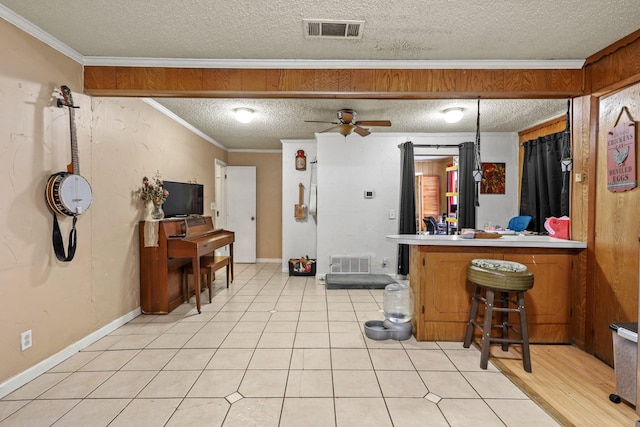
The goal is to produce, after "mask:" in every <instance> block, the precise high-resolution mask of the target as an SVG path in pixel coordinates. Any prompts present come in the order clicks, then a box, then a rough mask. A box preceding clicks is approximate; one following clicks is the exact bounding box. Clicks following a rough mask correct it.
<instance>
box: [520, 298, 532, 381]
mask: <svg viewBox="0 0 640 427" xmlns="http://www.w3.org/2000/svg"><path fill="white" fill-rule="evenodd" d="M518 308H519V309H520V335H521V336H522V363H523V364H524V370H525V371H527V372H531V355H530V354H529V327H528V326H527V313H526V312H525V308H524V292H518Z"/></svg>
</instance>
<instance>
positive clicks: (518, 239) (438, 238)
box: [387, 234, 587, 249]
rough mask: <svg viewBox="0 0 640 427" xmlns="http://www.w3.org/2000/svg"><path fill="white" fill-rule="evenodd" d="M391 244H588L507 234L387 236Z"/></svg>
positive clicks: (582, 246) (574, 246)
mask: <svg viewBox="0 0 640 427" xmlns="http://www.w3.org/2000/svg"><path fill="white" fill-rule="evenodd" d="M387 240H388V241H390V242H395V243H400V244H405V245H418V246H466V247H474V246H475V247H496V248H556V249H585V248H586V247H587V243H586V242H579V241H576V240H564V239H556V238H554V237H549V236H530V235H522V234H505V235H502V236H501V237H499V238H493V239H482V238H480V239H468V238H464V237H462V236H460V235H447V234H442V235H441V234H436V235H431V234H395V235H390V236H387Z"/></svg>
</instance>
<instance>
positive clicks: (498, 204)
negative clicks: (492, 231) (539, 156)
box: [476, 133, 520, 228]
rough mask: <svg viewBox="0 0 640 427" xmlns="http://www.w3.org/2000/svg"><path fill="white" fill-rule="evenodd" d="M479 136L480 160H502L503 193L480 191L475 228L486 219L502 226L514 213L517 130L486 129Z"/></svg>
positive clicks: (491, 161) (486, 221)
mask: <svg viewBox="0 0 640 427" xmlns="http://www.w3.org/2000/svg"><path fill="white" fill-rule="evenodd" d="M480 138H481V139H480V154H481V159H480V160H481V161H482V162H483V163H486V162H490V163H505V194H480V198H479V202H480V207H479V208H478V210H477V215H476V228H483V227H484V226H485V224H487V223H489V222H491V224H492V225H493V226H498V225H499V226H501V227H504V228H506V227H507V224H508V223H509V220H510V219H511V218H513V217H514V216H517V215H518V203H519V201H518V188H520V182H518V134H517V133H487V134H481V135H480Z"/></svg>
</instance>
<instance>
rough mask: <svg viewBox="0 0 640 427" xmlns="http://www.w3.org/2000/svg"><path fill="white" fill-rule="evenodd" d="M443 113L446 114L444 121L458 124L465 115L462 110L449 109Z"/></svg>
mask: <svg viewBox="0 0 640 427" xmlns="http://www.w3.org/2000/svg"><path fill="white" fill-rule="evenodd" d="M442 113H443V114H444V121H445V122H447V123H458V122H459V121H460V120H462V116H463V115H464V113H463V112H462V108H447V109H446V110H444V111H443V112H442Z"/></svg>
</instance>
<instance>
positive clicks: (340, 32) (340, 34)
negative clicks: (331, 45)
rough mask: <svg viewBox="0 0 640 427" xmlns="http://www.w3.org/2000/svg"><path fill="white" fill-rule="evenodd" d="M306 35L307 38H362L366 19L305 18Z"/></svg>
mask: <svg viewBox="0 0 640 427" xmlns="http://www.w3.org/2000/svg"><path fill="white" fill-rule="evenodd" d="M302 22H303V23H304V36H305V37H307V38H323V39H326V38H329V39H360V38H362V29H363V28H364V21H354V20H348V21H337V20H327V19H303V20H302Z"/></svg>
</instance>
